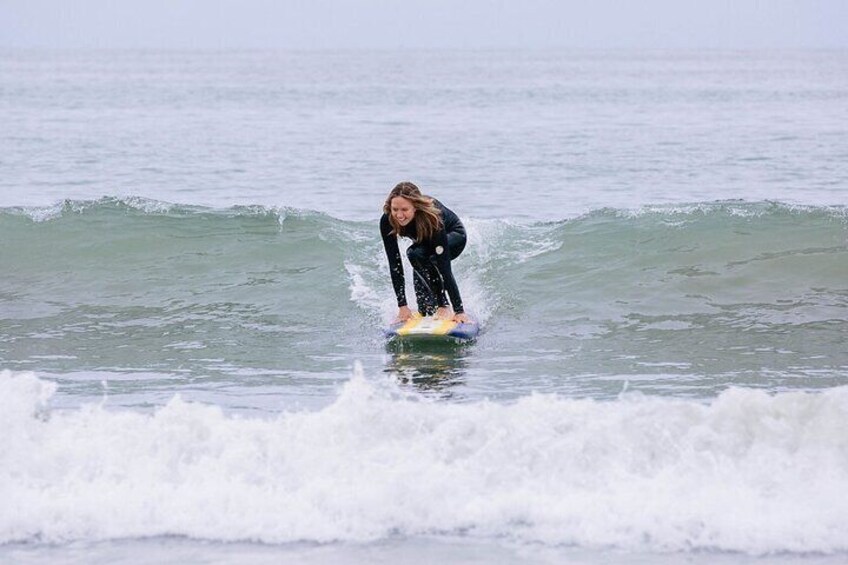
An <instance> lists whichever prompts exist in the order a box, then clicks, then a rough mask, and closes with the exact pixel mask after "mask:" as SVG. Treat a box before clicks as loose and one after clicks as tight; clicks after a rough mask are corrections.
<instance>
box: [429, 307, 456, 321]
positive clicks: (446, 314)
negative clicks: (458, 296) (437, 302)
mask: <svg viewBox="0 0 848 565" xmlns="http://www.w3.org/2000/svg"><path fill="white" fill-rule="evenodd" d="M433 317H434V318H436V319H437V320H452V319H453V311H451V309H450V308H448V307H447V306H439V307H438V308H436V313H435V314H434V315H433Z"/></svg>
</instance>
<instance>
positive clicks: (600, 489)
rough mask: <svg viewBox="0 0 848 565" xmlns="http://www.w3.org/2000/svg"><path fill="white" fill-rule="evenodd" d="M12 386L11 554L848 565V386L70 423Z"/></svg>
mask: <svg viewBox="0 0 848 565" xmlns="http://www.w3.org/2000/svg"><path fill="white" fill-rule="evenodd" d="M55 392H56V385H55V384H53V383H51V382H48V381H45V380H42V379H39V378H38V377H37V376H36V375H34V374H31V373H12V372H9V371H4V372H2V373H0V425H2V427H3V429H4V433H3V434H2V436H0V498H2V500H3V501H4V504H3V505H2V506H0V543H3V544H6V543H12V542H40V543H56V542H67V541H71V540H86V541H97V540H109V539H119V538H121V539H124V538H143V537H151V536H167V535H177V536H188V537H191V538H196V539H203V540H216V541H238V540H244V541H261V542H266V543H286V542H294V541H311V542H319V543H323V542H333V541H352V542H367V541H374V540H381V539H388V538H393V537H397V536H425V535H426V536H443V535H447V536H463V537H467V538H473V539H497V540H510V541H513V542H519V543H524V542H527V543H541V544H546V545H554V546H561V545H570V546H580V547H588V548H600V547H617V548H623V549H627V550H648V551H681V552H692V551H703V550H710V551H711V550H721V551H734V552H744V553H746V554H755V555H763V554H773V553H787V552H788V553H805V554H806V553H810V552H814V553H827V554H833V553H842V552H848V499H846V497H845V496H844V494H845V492H846V491H848V436H846V435H845V433H844V430H845V429H846V426H847V425H848V387H837V388H833V389H830V390H826V391H824V392H819V393H808V392H787V393H778V394H767V393H765V392H762V391H756V390H746V389H739V388H737V389H730V390H727V391H726V392H724V393H722V394H720V395H719V396H718V397H717V398H714V399H712V400H710V401H709V402H696V401H693V400H681V399H672V398H662V397H647V396H642V395H638V394H625V395H623V396H622V397H620V398H618V399H617V400H614V401H603V402H601V401H593V400H588V399H581V400H575V399H568V398H563V397H559V396H556V395H539V394H534V395H528V396H526V397H524V398H521V399H519V400H517V401H516V402H512V403H505V404H497V403H491V402H486V401H481V402H473V403H465V404H449V403H442V402H435V401H432V400H431V399H427V398H424V397H421V396H418V395H415V394H412V393H410V392H408V391H402V390H400V389H398V388H396V387H395V386H394V385H393V384H392V383H390V382H387V381H386V380H385V379H384V378H380V379H374V378H369V377H367V376H365V375H363V374H362V371H361V369H357V370H356V371H355V373H354V375H353V377H352V378H351V379H350V381H349V382H348V383H347V384H346V385H344V387H343V388H342V389H341V390H340V391H339V393H338V397H337V398H336V400H335V402H333V403H332V404H331V405H329V406H328V407H326V408H324V409H322V410H319V411H315V412H282V413H279V414H276V415H273V416H269V417H263V418H253V417H243V416H241V417H240V416H234V415H227V414H225V413H224V412H222V411H221V410H220V409H219V408H217V407H214V406H208V405H201V404H194V403H187V402H184V401H183V400H181V399H180V397H179V396H175V397H174V398H173V399H172V400H171V401H170V402H168V403H167V405H165V406H163V407H161V408H159V409H157V410H156V411H155V412H153V413H147V414H142V413H138V412H134V411H128V410H120V409H118V410H115V409H109V407H108V399H105V398H104V400H103V402H101V403H98V404H89V405H85V406H83V407H81V408H79V409H73V410H53V409H51V406H50V403H51V398H52V397H53V395H54V394H55Z"/></svg>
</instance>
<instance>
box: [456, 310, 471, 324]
mask: <svg viewBox="0 0 848 565" xmlns="http://www.w3.org/2000/svg"><path fill="white" fill-rule="evenodd" d="M453 321H454V322H456V323H458V324H467V323H468V322H470V321H471V318H469V317H468V315H467V314H466V313H465V312H460V313H459V314H454V316H453Z"/></svg>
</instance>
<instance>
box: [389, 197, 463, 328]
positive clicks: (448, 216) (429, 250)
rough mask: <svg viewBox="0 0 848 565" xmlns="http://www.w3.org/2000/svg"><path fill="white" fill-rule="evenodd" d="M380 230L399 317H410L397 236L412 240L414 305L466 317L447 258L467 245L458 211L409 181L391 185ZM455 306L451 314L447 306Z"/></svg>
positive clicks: (456, 318)
mask: <svg viewBox="0 0 848 565" xmlns="http://www.w3.org/2000/svg"><path fill="white" fill-rule="evenodd" d="M380 234H381V235H382V236H383V246H384V247H385V248H386V256H387V257H388V259H389V272H390V273H391V275H392V286H394V289H395V296H397V303H398V315H397V320H396V321H398V322H405V321H406V320H409V319H410V318H411V317H412V312H411V311H410V309H409V306H407V304H406V290H405V281H404V276H403V264H402V263H401V258H400V248H399V247H398V237H408V238H410V239H412V240H413V241H414V243H413V244H412V245H411V246H410V247H409V249H408V250H407V252H406V256H407V257H408V258H409V262H410V264H412V270H413V272H414V275H413V276H414V280H413V286H414V287H415V298H416V301H417V302H418V311H419V312H420V313H421V315H422V316H429V315H432V314H435V316H436V317H437V318H441V319H452V320H454V321H456V322H468V321H469V318H468V316H466V315H465V311H464V310H463V308H462V297H460V295H459V287H457V286H456V280H455V279H454V278H453V272H452V271H451V261H452V260H453V259H456V258H457V257H458V256H459V254H460V253H462V250H463V249H465V241H466V236H465V227H464V226H463V225H462V222H461V221H460V220H459V216H457V215H456V214H454V213H453V212H452V211H450V210H449V209H448V208H446V207H445V206H444V205H443V204H442V203H441V202H439V201H438V200H436V199H435V198H430V197H429V196H425V195H423V194H421V191H420V190H419V189H418V187H417V186H415V185H414V184H412V183H411V182H402V183H400V184H398V185H397V186H396V187H394V188H393V189H392V191H391V192H390V193H389V196H388V198H386V203H385V204H384V205H383V217H382V218H380ZM448 296H449V297H450V304H451V305H452V306H453V312H454V313H453V314H451V309H450V307H449V306H448Z"/></svg>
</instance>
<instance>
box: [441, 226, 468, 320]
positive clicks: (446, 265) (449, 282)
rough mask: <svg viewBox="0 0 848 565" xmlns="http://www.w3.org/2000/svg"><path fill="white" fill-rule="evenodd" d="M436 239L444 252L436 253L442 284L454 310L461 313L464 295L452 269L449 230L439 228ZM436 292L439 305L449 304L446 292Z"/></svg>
mask: <svg viewBox="0 0 848 565" xmlns="http://www.w3.org/2000/svg"><path fill="white" fill-rule="evenodd" d="M435 240H436V241H435V243H436V246H437V247H441V248H442V253H436V255H435V257H436V266H437V267H438V269H439V274H441V275H442V284H443V285H444V289H445V290H446V291H447V293H448V296H450V301H451V305H452V306H453V311H454V312H456V313H457V314H461V313H462V312H464V311H465V310H464V309H463V308H462V297H461V296H460V295H459V286H457V284H456V279H455V278H454V277H453V270H452V269H451V260H450V247H449V246H448V234H447V232H446V231H445V230H444V229H441V230H439V233H438V235H437V236H436V238H435ZM436 294H437V296H436V302H437V303H438V305H439V306H447V303H444V302H445V293H444V292H439V293H436Z"/></svg>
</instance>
